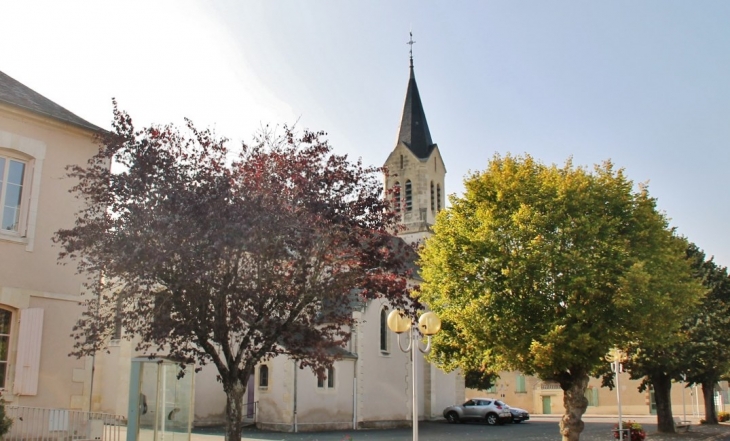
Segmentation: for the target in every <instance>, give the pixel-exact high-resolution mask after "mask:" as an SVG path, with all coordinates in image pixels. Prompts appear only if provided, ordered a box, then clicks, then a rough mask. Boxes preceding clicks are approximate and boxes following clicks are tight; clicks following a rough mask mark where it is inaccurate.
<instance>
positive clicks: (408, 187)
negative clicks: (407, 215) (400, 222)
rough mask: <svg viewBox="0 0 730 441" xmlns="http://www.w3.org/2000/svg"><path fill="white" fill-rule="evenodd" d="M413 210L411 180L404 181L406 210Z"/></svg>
mask: <svg viewBox="0 0 730 441" xmlns="http://www.w3.org/2000/svg"><path fill="white" fill-rule="evenodd" d="M411 210H413V190H412V187H411V180H410V179H409V180H407V181H406V211H411Z"/></svg>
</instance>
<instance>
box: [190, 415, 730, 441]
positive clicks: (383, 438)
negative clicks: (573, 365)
mask: <svg viewBox="0 0 730 441" xmlns="http://www.w3.org/2000/svg"><path fill="white" fill-rule="evenodd" d="M632 419H634V420H638V422H640V423H641V424H642V425H643V426H644V429H645V430H646V432H647V433H648V434H649V436H648V437H647V441H665V440H670V441H675V440H690V439H692V440H699V439H703V440H708V441H710V440H711V441H723V440H727V441H730V426H722V427H720V428H718V431H717V432H716V433H709V432H706V431H705V430H704V429H705V428H704V427H703V428H701V429H702V430H700V429H699V428H695V430H692V431H691V432H690V433H688V434H677V435H668V436H667V435H659V434H657V433H656V417H646V418H632ZM584 421H585V423H586V426H585V430H584V431H583V433H582V434H581V437H580V439H581V441H609V440H612V439H613V438H612V436H611V435H612V434H611V429H613V426H614V424H615V419H614V418H605V417H595V418H591V417H586V418H584ZM713 430H714V429H713ZM723 432H724V433H723ZM411 436H412V431H411V429H410V428H404V429H389V430H357V431H353V430H349V431H335V432H300V433H280V432H262V431H259V430H256V429H246V430H245V431H244V433H243V438H244V440H282V441H284V440H285V441H349V440H352V441H361V440H368V441H409V440H411ZM212 438H215V439H217V440H218V441H220V434H213V433H209V434H200V433H199V434H196V435H194V436H193V441H215V440H214V439H212ZM419 439H420V441H477V440H478V441H512V440H521V441H523V440H524V441H560V439H561V437H560V435H559V433H558V418H557V417H540V416H539V417H533V419H532V420H530V421H528V422H526V423H522V424H506V425H504V426H488V425H486V424H483V423H467V424H447V423H445V422H421V423H420V424H419Z"/></svg>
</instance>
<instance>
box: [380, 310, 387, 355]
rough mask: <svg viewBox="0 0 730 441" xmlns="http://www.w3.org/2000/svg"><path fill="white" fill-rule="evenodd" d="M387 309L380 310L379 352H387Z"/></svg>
mask: <svg viewBox="0 0 730 441" xmlns="http://www.w3.org/2000/svg"><path fill="white" fill-rule="evenodd" d="M388 349H389V348H388V308H383V309H381V310H380V352H388Z"/></svg>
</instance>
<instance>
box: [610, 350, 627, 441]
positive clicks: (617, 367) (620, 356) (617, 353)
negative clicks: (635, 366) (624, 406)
mask: <svg viewBox="0 0 730 441" xmlns="http://www.w3.org/2000/svg"><path fill="white" fill-rule="evenodd" d="M606 361H608V362H610V363H611V370H612V371H613V372H615V373H616V402H617V404H618V434H619V435H618V436H619V441H623V440H624V427H623V426H624V423H623V421H622V417H621V380H620V377H621V375H620V374H621V372H622V371H623V364H622V363H623V362H625V361H626V353H625V352H623V351H622V350H621V349H619V348H613V349H611V351H610V352H609V353H608V354H607V355H606ZM629 439H631V432H630V428H629Z"/></svg>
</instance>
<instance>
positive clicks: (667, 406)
mask: <svg viewBox="0 0 730 441" xmlns="http://www.w3.org/2000/svg"><path fill="white" fill-rule="evenodd" d="M649 380H650V381H651V385H652V387H653V388H654V400H655V401H656V421H657V430H658V431H659V432H661V433H675V430H674V416H673V415H672V379H671V378H670V377H669V375H667V374H665V373H663V372H662V373H656V374H652V375H649Z"/></svg>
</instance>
